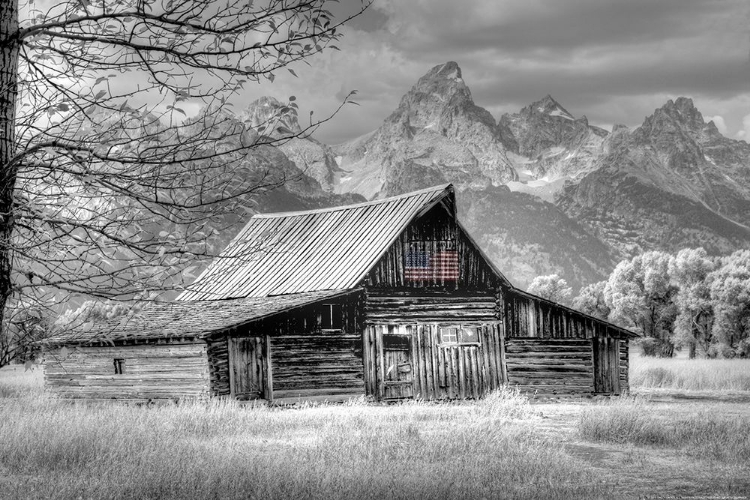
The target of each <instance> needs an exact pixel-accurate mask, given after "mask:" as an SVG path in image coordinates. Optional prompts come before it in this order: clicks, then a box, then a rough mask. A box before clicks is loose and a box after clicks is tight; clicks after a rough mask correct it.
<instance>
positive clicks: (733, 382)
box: [630, 349, 750, 391]
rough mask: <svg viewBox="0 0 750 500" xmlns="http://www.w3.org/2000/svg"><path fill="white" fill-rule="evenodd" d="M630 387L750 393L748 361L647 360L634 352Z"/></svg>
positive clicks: (683, 358)
mask: <svg viewBox="0 0 750 500" xmlns="http://www.w3.org/2000/svg"><path fill="white" fill-rule="evenodd" d="M630 386H631V387H632V388H633V389H636V390H637V389H678V390H688V391H750V360H747V359H687V358H685V357H684V356H678V357H676V358H671V359H664V358H647V357H643V356H641V355H639V354H638V353H637V350H636V349H633V350H632V352H631V356H630Z"/></svg>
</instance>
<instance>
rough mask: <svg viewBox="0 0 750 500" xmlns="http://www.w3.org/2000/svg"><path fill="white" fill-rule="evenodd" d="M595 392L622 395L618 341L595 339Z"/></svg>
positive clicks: (607, 338) (604, 338)
mask: <svg viewBox="0 0 750 500" xmlns="http://www.w3.org/2000/svg"><path fill="white" fill-rule="evenodd" d="M591 340H592V342H593V346H592V347H593V354H594V392H597V393H604V394H619V393H620V352H619V351H620V342H619V340H617V339H613V338H609V337H602V338H593V339H591Z"/></svg>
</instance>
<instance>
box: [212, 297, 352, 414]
mask: <svg viewBox="0 0 750 500" xmlns="http://www.w3.org/2000/svg"><path fill="white" fill-rule="evenodd" d="M330 304H333V305H334V306H336V307H335V308H334V310H333V311H334V316H335V317H334V318H333V319H331V318H330V316H329V317H328V318H325V317H324V316H325V315H327V314H328V315H330V311H331V309H329V305H330ZM361 304H362V298H361V295H360V294H352V295H347V296H342V297H336V298H333V299H328V300H324V301H321V302H319V303H316V304H311V305H309V306H305V307H300V308H297V309H295V310H292V311H287V312H284V313H280V314H277V315H274V316H272V317H269V318H265V319H263V320H259V321H256V322H253V323H250V324H249V325H245V326H243V327H242V328H240V329H238V330H235V331H233V332H230V333H228V334H225V335H224V336H222V337H217V338H214V339H211V340H210V341H209V356H210V359H211V391H212V394H213V395H230V394H231V393H232V389H231V384H232V375H233V376H234V379H235V381H236V383H235V386H236V387H235V389H237V388H238V387H240V388H241V387H244V385H243V384H244V382H247V381H244V379H243V376H244V375H243V374H244V373H245V372H244V371H243V370H244V369H245V368H246V367H245V366H243V367H238V366H235V367H232V366H230V365H231V363H232V362H231V357H230V356H229V349H228V342H234V343H235V344H237V342H238V341H241V340H243V339H244V341H241V342H240V343H239V344H237V345H238V346H243V345H244V346H246V345H248V344H247V342H245V341H247V340H248V339H264V340H263V341H262V343H263V345H264V352H263V354H262V355H261V356H260V357H259V358H258V363H261V365H258V366H263V371H264V374H263V382H264V387H265V389H264V391H263V394H262V397H265V398H266V399H273V400H277V399H283V398H304V399H309V398H319V399H320V398H324V397H325V396H337V395H342V394H362V395H364V393H365V388H364V366H363V361H362V355H363V354H362V335H361V331H362V327H361V326H360V325H361V321H362V318H361V314H360V311H361ZM331 323H333V325H332V324H331ZM266 342H267V343H268V346H267V348H266V347H265V344H266ZM238 348H239V349H240V350H242V347H238ZM256 354H257V353H256ZM234 358H235V359H238V360H243V359H245V358H246V356H242V353H240V352H236V353H235V355H234ZM269 359H270V373H268V360H269ZM250 382H251V381H250Z"/></svg>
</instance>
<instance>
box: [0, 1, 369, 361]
mask: <svg viewBox="0 0 750 500" xmlns="http://www.w3.org/2000/svg"><path fill="white" fill-rule="evenodd" d="M27 2H28V3H25V4H22V5H20V6H19V4H18V0H2V2H0V164H1V165H2V179H1V182H0V311H3V312H0V315H1V316H0V324H2V325H4V326H3V330H2V333H1V334H0V338H3V340H2V341H0V351H3V352H0V366H2V365H3V364H5V363H7V362H9V361H10V360H11V359H12V358H13V356H14V355H15V352H17V351H14V349H16V348H17V346H18V344H19V342H18V339H16V340H13V339H9V338H8V335H10V334H9V332H10V329H9V328H8V327H7V325H9V324H10V323H12V321H11V315H12V314H14V312H19V308H16V309H13V308H8V307H6V306H8V304H10V303H12V302H13V301H14V300H15V301H16V303H18V304H20V303H23V304H24V305H25V306H24V307H23V308H22V309H24V310H27V309H28V308H29V307H32V306H31V305H30V304H37V305H39V306H40V307H41V304H45V303H47V301H48V300H49V297H50V296H52V297H58V296H59V292H60V291H63V292H65V293H68V294H86V295H88V296H94V297H101V298H127V299H138V298H143V297H147V296H149V294H151V293H152V292H154V291H157V290H163V289H164V288H165V286H179V285H180V284H181V283H182V282H183V280H189V279H190V278H191V277H192V274H191V272H190V267H191V263H192V262H194V261H195V259H200V258H202V257H203V258H205V257H209V256H211V255H212V252H213V248H212V243H214V242H215V238H216V231H217V228H220V227H221V224H222V223H225V224H226V223H228V222H230V221H231V220H232V217H234V218H235V219H236V218H238V217H242V216H243V215H245V214H246V213H247V212H248V211H251V210H252V205H251V204H252V195H253V194H254V193H258V192H261V191H264V190H267V189H270V188H273V187H274V186H278V185H280V184H283V183H284V182H286V181H287V180H288V177H289V174H290V173H289V172H284V171H276V170H274V168H273V163H274V162H273V152H272V151H271V150H270V146H269V145H268V143H269V141H272V140H271V139H269V138H268V137H267V136H266V134H265V133H264V131H265V129H266V128H267V127H265V126H263V127H259V129H257V130H253V129H248V127H246V126H244V125H243V124H242V122H240V121H238V120H236V119H235V118H234V117H232V116H231V115H229V114H227V113H226V112H225V111H224V104H225V103H226V100H227V98H228V97H229V96H230V95H231V94H232V93H236V92H238V91H239V90H240V89H242V88H243V85H245V84H247V83H249V82H259V81H261V80H270V81H273V79H274V75H275V73H276V72H278V71H281V70H283V71H289V72H291V73H292V74H294V70H293V69H292V68H289V67H288V66H289V65H290V64H292V63H295V62H298V61H302V62H307V61H306V60H307V58H309V57H310V56H312V55H314V54H316V53H319V52H321V51H324V50H327V49H330V48H332V49H336V47H335V45H333V44H334V43H335V41H336V40H338V39H339V37H340V36H341V32H340V27H341V25H342V24H343V23H345V22H347V21H348V20H350V19H351V18H353V17H354V16H356V15H359V14H360V13H361V12H362V11H363V10H364V9H366V8H367V6H368V5H369V3H370V2H371V0H360V2H358V3H356V5H355V8H354V7H352V5H351V3H350V5H348V6H347V7H346V8H349V9H352V10H351V11H348V12H347V11H346V8H345V7H336V4H337V0H263V1H260V2H254V1H252V0H180V1H175V0H67V1H60V0H56V1H51V0H37V3H34V0H27ZM330 4H334V6H335V7H336V8H338V9H339V11H340V12H341V15H340V16H334V15H333V14H332V13H331V11H330V10H329V5H330ZM295 76H296V75H295ZM296 109H297V108H296V103H295V102H294V98H293V97H291V98H290V100H289V102H288V103H287V105H286V106H284V107H283V108H281V111H280V115H284V114H296ZM276 119H278V120H283V119H284V116H276V117H274V118H272V120H276ZM317 123H320V122H317ZM315 125H316V123H312V122H311V124H310V127H314V126H315ZM309 131H310V128H307V129H305V130H303V132H302V133H306V132H309ZM21 297H23V299H21ZM34 307H36V306H34ZM19 314H20V312H19ZM24 314H26V313H24ZM14 346H15V347H14Z"/></svg>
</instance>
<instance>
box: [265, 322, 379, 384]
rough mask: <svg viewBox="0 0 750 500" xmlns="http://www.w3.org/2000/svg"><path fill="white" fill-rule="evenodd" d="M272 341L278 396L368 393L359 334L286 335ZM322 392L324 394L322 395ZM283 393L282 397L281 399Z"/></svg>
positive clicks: (272, 358) (273, 368) (274, 377)
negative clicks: (341, 392) (342, 391)
mask: <svg viewBox="0 0 750 500" xmlns="http://www.w3.org/2000/svg"><path fill="white" fill-rule="evenodd" d="M269 338H270V353H271V370H272V373H273V390H274V396H275V397H292V396H290V394H292V393H294V394H304V393H305V391H310V390H313V391H318V392H316V393H315V394H316V395H320V394H324V393H325V392H326V391H329V393H330V394H340V392H336V391H337V390H339V391H340V390H342V389H346V392H348V393H359V394H365V382H364V373H363V370H364V365H363V362H362V346H361V343H362V337H360V336H359V335H347V334H339V335H285V336H278V337H269ZM321 391H322V392H321ZM279 394H283V396H279Z"/></svg>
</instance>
